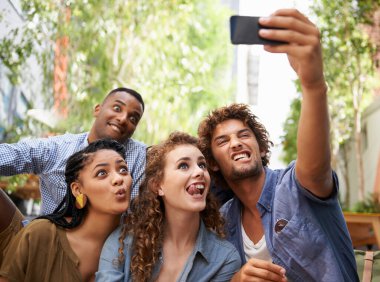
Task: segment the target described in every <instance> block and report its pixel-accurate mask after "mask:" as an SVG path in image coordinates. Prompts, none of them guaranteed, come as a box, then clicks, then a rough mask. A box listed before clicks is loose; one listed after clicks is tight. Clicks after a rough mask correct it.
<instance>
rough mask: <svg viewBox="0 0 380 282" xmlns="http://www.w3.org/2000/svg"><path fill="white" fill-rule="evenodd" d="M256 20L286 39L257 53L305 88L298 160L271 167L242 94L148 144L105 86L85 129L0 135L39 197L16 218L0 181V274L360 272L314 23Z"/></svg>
mask: <svg viewBox="0 0 380 282" xmlns="http://www.w3.org/2000/svg"><path fill="white" fill-rule="evenodd" d="M260 24H261V25H262V26H263V27H264V28H263V29H261V30H260V36H261V37H263V38H266V39H272V40H277V41H284V42H288V44H282V45H276V46H270V45H266V46H264V49H265V50H266V51H268V52H271V53H285V54H287V56H288V59H289V62H290V64H291V66H292V67H293V69H294V70H295V72H296V73H297V75H298V78H299V81H300V84H301V88H302V106H301V115H300V119H299V123H298V135H297V150H298V155H297V160H295V161H293V162H292V163H290V164H289V165H288V166H287V167H286V168H285V169H278V170H272V169H270V168H269V167H268V164H269V157H270V147H271V146H272V143H271V141H270V140H269V134H268V132H267V131H266V129H265V127H264V126H263V125H262V124H261V123H260V121H259V120H258V118H257V117H256V116H255V115H254V114H253V113H252V112H251V110H250V108H249V106H248V105H245V104H231V105H228V106H223V107H221V108H218V109H215V110H213V111H212V112H211V113H210V114H209V115H208V116H206V117H205V118H204V119H203V120H202V121H201V123H200V124H199V127H198V136H197V137H194V136H191V135H189V134H187V133H184V132H173V133H171V134H170V136H169V137H168V138H167V139H166V140H164V141H162V142H161V143H159V144H157V145H152V146H150V147H147V146H146V145H145V144H143V143H141V142H138V141H136V140H134V139H132V138H131V137H132V135H133V133H134V131H135V130H136V128H137V126H138V124H139V121H140V120H141V118H142V116H143V113H144V110H145V105H144V101H143V99H142V97H141V95H140V94H139V93H137V92H136V91H134V90H132V89H128V88H117V89H114V90H112V91H111V92H110V93H109V94H108V95H107V96H106V97H105V99H104V101H103V102H102V103H101V104H99V105H96V106H95V108H94V113H93V114H94V117H95V120H94V123H93V125H92V127H91V129H90V131H89V132H85V133H81V134H64V135H60V136H55V137H50V138H41V139H29V140H24V141H20V142H18V143H15V144H0V156H1V159H0V175H14V174H19V173H34V174H38V175H39V178H40V188H41V202H42V205H41V210H42V211H41V212H42V215H41V216H39V217H38V218H37V219H34V220H32V221H31V222H30V223H28V224H25V221H23V215H22V214H21V213H20V212H19V211H18V210H17V208H16V207H15V206H14V205H13V204H12V203H11V201H10V200H9V199H8V198H7V195H6V194H5V193H4V192H3V191H0V193H1V197H0V205H1V213H0V248H1V249H0V264H1V267H0V281H94V280H96V281H165V282H167V281H197V282H198V281H303V282H304V281H334V282H338V281H342V282H343V281H345V282H347V281H359V278H358V275H357V272H356V264H355V258H354V254H353V248H352V243H351V240H350V236H349V233H348V230H347V227H346V224H345V221H344V217H343V214H342V211H341V208H340V206H339V202H338V193H339V191H338V179H337V176H336V174H335V173H334V172H333V170H332V168H331V165H330V144H329V115H328V106H327V104H328V103H327V90H328V89H327V85H326V82H325V79H324V75H323V63H322V54H321V45H320V34H319V31H318V28H317V27H316V26H315V25H314V24H313V23H312V22H310V21H309V19H308V18H307V17H305V16H304V15H303V14H301V13H300V12H298V11H297V10H294V9H282V10H278V11H276V12H275V13H274V14H272V15H271V16H269V17H267V18H261V19H260ZM265 27H271V28H268V29H266V28H265ZM273 27H274V28H276V29H272V28H273ZM279 95H281V93H279ZM273 114H275V113H273ZM211 187H212V188H211ZM211 190H213V191H211ZM215 191H216V193H214V192H215ZM231 191H232V192H233V193H232V198H231V199H228V200H226V202H225V203H223V205H222V207H220V200H218V198H217V197H216V196H215V194H220V193H228V192H231Z"/></svg>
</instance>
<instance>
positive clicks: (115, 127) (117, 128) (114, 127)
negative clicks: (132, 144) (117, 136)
mask: <svg viewBox="0 0 380 282" xmlns="http://www.w3.org/2000/svg"><path fill="white" fill-rule="evenodd" d="M111 127H112V128H113V129H115V130H117V131H118V132H120V128H119V127H117V126H116V125H114V124H111Z"/></svg>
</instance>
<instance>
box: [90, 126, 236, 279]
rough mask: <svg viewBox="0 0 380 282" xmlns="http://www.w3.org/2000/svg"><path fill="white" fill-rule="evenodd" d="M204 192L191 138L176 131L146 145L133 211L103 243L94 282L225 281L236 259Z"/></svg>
mask: <svg viewBox="0 0 380 282" xmlns="http://www.w3.org/2000/svg"><path fill="white" fill-rule="evenodd" d="M209 188H210V175H209V173H208V171H207V167H206V161H205V158H204V156H203V155H202V153H201V152H200V150H199V149H198V147H197V139H196V138H194V137H192V136H190V135H188V134H185V133H179V132H175V133H172V134H171V135H170V136H169V138H168V139H167V140H166V141H164V142H163V143H161V144H159V145H156V146H153V147H151V148H150V149H149V151H148V152H147V166H146V170H145V181H144V183H143V185H142V186H141V187H140V193H139V196H138V197H137V198H136V199H135V200H134V201H132V203H131V211H132V213H131V214H129V215H128V217H127V218H126V220H127V221H126V223H125V224H124V226H123V228H119V229H117V230H115V232H113V233H112V234H111V235H110V237H109V238H108V239H107V241H106V243H105V245H104V247H103V251H102V254H101V258H100V263H99V271H98V272H97V273H96V280H97V281H138V282H143V281H165V282H168V281H169V282H170V281H197V282H202V281H230V279H231V277H232V276H233V274H234V273H235V272H236V271H237V270H239V269H240V267H241V262H240V257H239V254H238V253H237V251H236V249H235V248H234V247H233V246H232V244H230V243H229V242H227V241H225V240H224V239H223V237H224V233H223V230H224V228H223V220H222V218H221V216H220V214H219V211H218V207H217V205H216V203H215V200H213V199H212V198H211V195H210V194H209V193H208V192H209ZM119 242H122V243H119Z"/></svg>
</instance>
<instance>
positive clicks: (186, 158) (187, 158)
mask: <svg viewBox="0 0 380 282" xmlns="http://www.w3.org/2000/svg"><path fill="white" fill-rule="evenodd" d="M190 160H191V158H190V157H183V158H180V159H178V160H177V161H176V163H179V162H181V161H190ZM199 160H206V158H205V157H204V156H199V157H198V161H199Z"/></svg>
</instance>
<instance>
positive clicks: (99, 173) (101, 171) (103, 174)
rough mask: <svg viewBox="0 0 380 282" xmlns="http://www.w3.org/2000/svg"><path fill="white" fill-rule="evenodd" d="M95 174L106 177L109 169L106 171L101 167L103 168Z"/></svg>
mask: <svg viewBox="0 0 380 282" xmlns="http://www.w3.org/2000/svg"><path fill="white" fill-rule="evenodd" d="M95 175H96V176H97V177H104V176H106V175H107V171H105V170H104V169H101V170H98V171H97V172H96V174H95Z"/></svg>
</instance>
